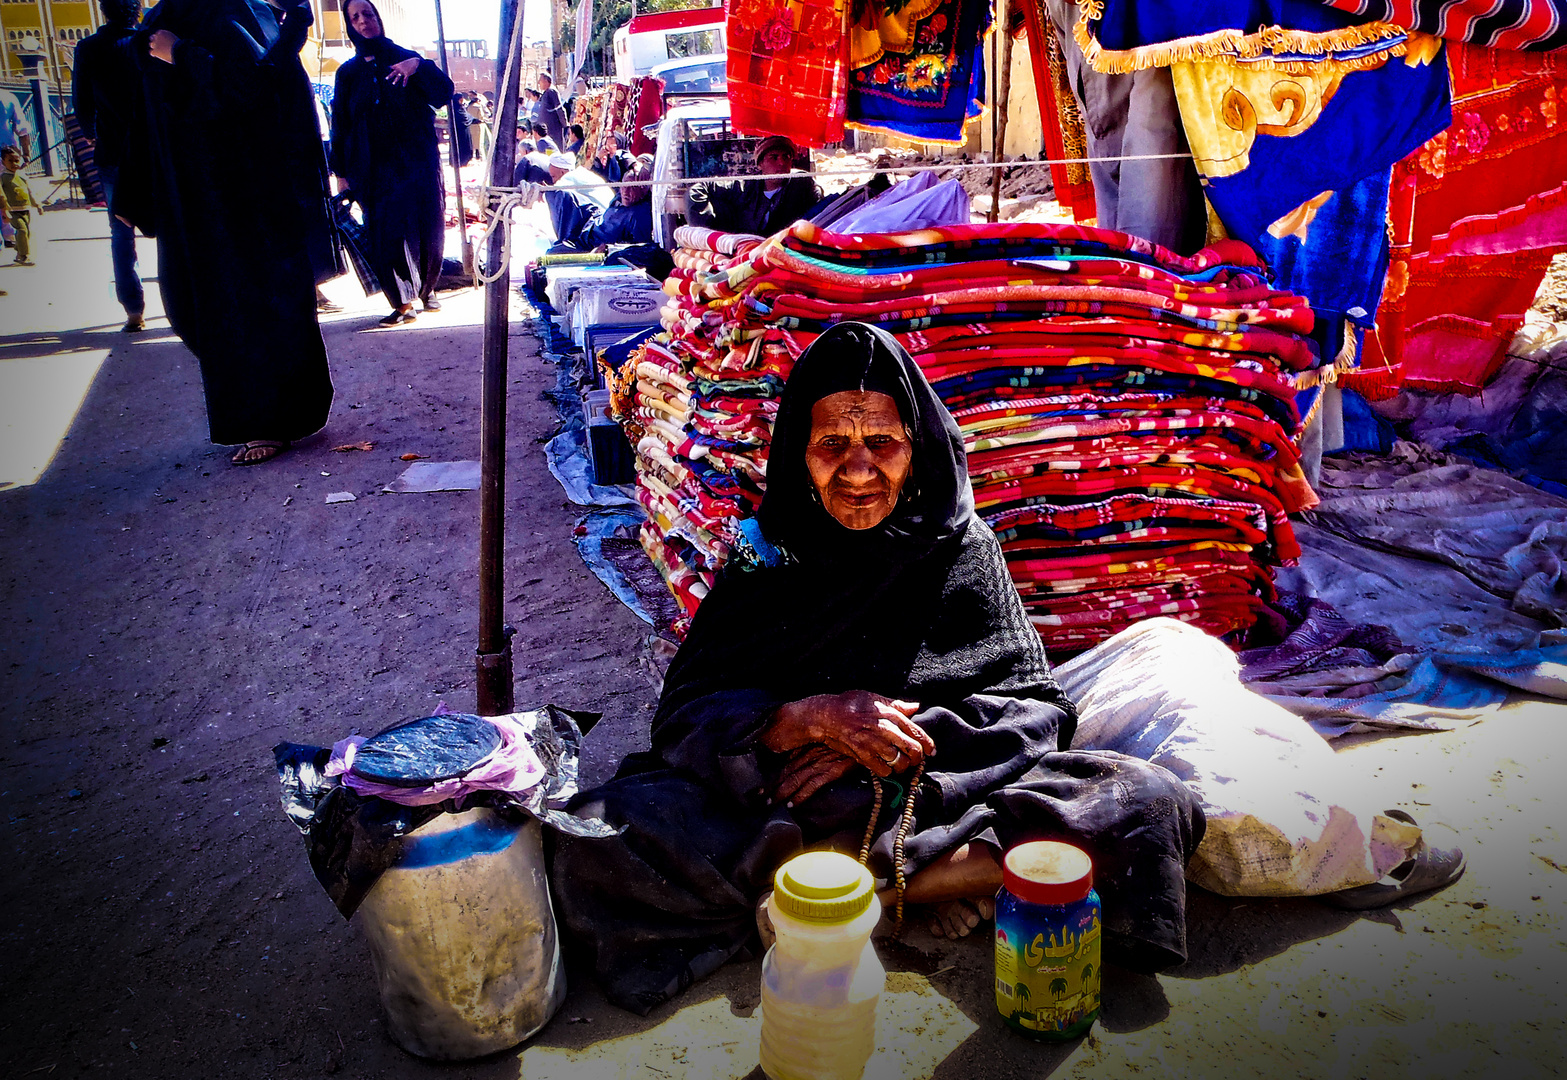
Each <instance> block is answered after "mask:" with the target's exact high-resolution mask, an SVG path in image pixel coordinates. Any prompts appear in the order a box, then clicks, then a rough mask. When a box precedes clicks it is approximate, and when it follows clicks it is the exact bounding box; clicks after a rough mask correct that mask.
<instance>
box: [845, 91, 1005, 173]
mask: <svg viewBox="0 0 1567 1080" xmlns="http://www.w3.org/2000/svg"><path fill="white" fill-rule="evenodd" d="M989 112H990V106H989V105H982V106H980V111H979V115H978V116H970V117H969V118H968V119H966V120H964V121H963V138H961V139H926V138H916V137H915V136H913V135H908V134H905V133H904V132H901V131H894V130H892V129H891V128H881V127H877V126H875V125H874V124H866V123H861V122H860V121H858V120H845V121H844V122H843V126H844V127H846V128H853V129H854V130H855V131H868V132H870V133H871V134H873V135H890V136H891V137H893V138H894V139H902V140H903V141H904V142H910V143H918V144H920V145H926V146H967V145H968V135H969V131H968V128H969V125H970V124H973V123H977V122H978V121H980V120H983V119H984V118H985V116H986V115H987V114H988V113H989ZM949 167H950V168H954V169H961V168H962V167H963V162H961V161H954V162H952V163H951V164H950V166H949V165H948V164H947V163H946V162H941V163H938V164H936V165H934V166H932V168H949Z"/></svg>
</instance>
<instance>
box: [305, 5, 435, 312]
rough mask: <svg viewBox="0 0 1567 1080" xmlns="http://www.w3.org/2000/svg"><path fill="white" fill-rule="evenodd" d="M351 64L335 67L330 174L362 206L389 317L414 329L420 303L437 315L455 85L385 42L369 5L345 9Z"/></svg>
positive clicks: (376, 14) (377, 15) (416, 57)
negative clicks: (445, 147)
mask: <svg viewBox="0 0 1567 1080" xmlns="http://www.w3.org/2000/svg"><path fill="white" fill-rule="evenodd" d="M343 15H344V17H345V19H346V20H347V22H348V36H349V38H350V39H351V40H352V41H353V43H354V55H353V58H352V59H350V60H348V61H347V62H346V63H344V64H343V66H342V67H340V68H338V69H337V88H336V91H335V92H334V94H333V98H332V171H333V172H334V173H336V174H337V176H338V183H339V185H340V186H341V185H342V184H344V183H346V184H347V185H348V187H349V188H351V189H352V191H353V193H354V197H355V199H357V200H358V202H359V205H360V206H361V207H363V208H364V213H365V227H366V228H367V229H368V230H369V233H370V244H371V261H372V263H373V264H374V266H375V270H376V273H377V274H378V275H379V276H380V279H381V287H382V289H383V290H384V291H385V292H386V299H387V301H388V302H389V303H390V304H391V305H392V313H391V314H390V315H388V316H386V318H384V319H382V320H381V322H382V323H383V324H385V325H387V326H396V325H398V324H399V323H405V322H412V321H413V319H414V301H415V300H417V301H419V302H420V303H421V304H422V305H423V307H424V310H426V311H437V310H439V309H440V306H441V305H440V303H439V302H438V301H437V300H436V298H435V283H436V281H437V280H438V279H439V278H440V276H441V260H442V257H443V255H444V254H445V242H446V194H445V191H444V190H443V184H442V177H441V160H440V150H439V147H438V146H437V143H436V136H435V124H434V118H435V110H436V109H439V108H442V107H445V106H447V105H449V104H450V102H451V100H452V81H451V79H449V78H447V77H446V75H445V74H444V73H443V72H442V71H441V69H440V68H439V67H437V66H436V65H435V64H434V63H432V62H431V61H429V60H425V59H424V58H422V57H421V56H419V54H417V53H415V52H412V51H411V50H409V49H405V48H403V47H402V46H401V45H398V44H397V43H395V42H394V41H392V40H391V39H390V38H388V37H387V36H386V31H385V29H384V28H383V26H382V25H381V14H380V12H379V11H377V10H376V7H375V5H374V4H373V3H371V2H370V0H348V3H347V4H345V5H344V6H343Z"/></svg>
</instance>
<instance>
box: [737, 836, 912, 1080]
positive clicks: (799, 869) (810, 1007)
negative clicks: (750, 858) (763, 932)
mask: <svg viewBox="0 0 1567 1080" xmlns="http://www.w3.org/2000/svg"><path fill="white" fill-rule="evenodd" d="M879 918H881V901H880V900H878V899H877V898H876V883H875V881H874V880H873V879H872V878H871V874H870V871H869V870H866V869H865V867H863V866H861V865H860V864H859V863H857V862H855V861H854V860H853V859H851V858H849V856H847V855H840V854H839V853H837V852H835V851H808V852H806V853H805V854H803V855H797V856H795V857H794V858H793V859H790V860H789V861H788V862H786V863H784V865H783V866H781V867H780V868H779V869H778V873H777V874H776V875H775V876H774V878H773V899H772V919H773V928H774V929H775V930H777V932H778V942H777V944H775V945H774V946H773V947H772V948H771V949H769V950H768V951H767V956H766V957H765V958H763V960H762V1071H763V1072H765V1073H766V1074H767V1075H768V1076H769V1077H770V1078H771V1080H859V1077H861V1076H862V1075H863V1074H864V1072H865V1063H866V1062H867V1061H868V1060H869V1059H870V1056H871V1051H872V1050H874V1049H875V1047H876V1003H877V1001H878V1000H879V999H880V997H881V992H882V988H883V987H884V986H885V985H886V982H887V974H886V972H885V970H883V968H882V966H881V961H880V960H879V959H877V956H876V950H875V949H874V948H873V947H872V946H871V930H872V928H874V927H875V925H876V921H877V920H878V919H879Z"/></svg>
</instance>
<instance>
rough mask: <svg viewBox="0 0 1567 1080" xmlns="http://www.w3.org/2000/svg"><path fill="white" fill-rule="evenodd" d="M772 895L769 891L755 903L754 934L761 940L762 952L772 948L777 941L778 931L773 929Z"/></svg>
mask: <svg viewBox="0 0 1567 1080" xmlns="http://www.w3.org/2000/svg"><path fill="white" fill-rule="evenodd" d="M772 899H773V894H772V892H771V891H770V890H769V891H768V893H767V895H766V896H764V897H762V898H761V899H760V900H758V901H757V902H756V932H757V933H758V934H759V935H760V936H761V938H762V951H763V952H766V951H767V950H768V949H771V948H772V947H773V942H775V941H777V940H778V931H777V930H775V929H773V908H772Z"/></svg>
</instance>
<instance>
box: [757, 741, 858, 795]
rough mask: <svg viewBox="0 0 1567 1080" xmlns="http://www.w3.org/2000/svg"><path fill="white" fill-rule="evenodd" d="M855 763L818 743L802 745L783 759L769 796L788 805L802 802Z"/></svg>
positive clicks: (841, 775)
mask: <svg viewBox="0 0 1567 1080" xmlns="http://www.w3.org/2000/svg"><path fill="white" fill-rule="evenodd" d="M855 764H856V762H855V761H854V759H853V758H847V757H844V756H843V755H842V754H840V753H838V751H836V750H833V749H830V748H829V747H826V746H823V745H822V744H821V743H817V744H816V745H815V746H806V747H802V748H801V749H799V750H796V751H795V752H794V753H793V754H791V755H789V760H788V761H787V762H785V763H784V767H783V772H782V773H780V774H779V776H778V786H777V787H776V788H774V789H773V799H774V800H776V801H777V802H781V803H787V804H788V805H789V806H793V805H794V804H795V803H802V802H804V801H805V800H806V799H809V798H810V797H811V796H812V795H815V794H816V793H817V792H818V791H820V790H821V789H822V788H824V787H826V786H827V785H828V784H830V783H832V782H833V781H834V780H839V779H842V778H843V777H844V776H846V775H847V774H848V772H849V770H850V769H853V768H854V767H855Z"/></svg>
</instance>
